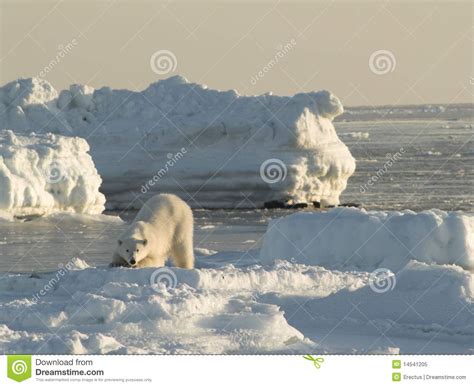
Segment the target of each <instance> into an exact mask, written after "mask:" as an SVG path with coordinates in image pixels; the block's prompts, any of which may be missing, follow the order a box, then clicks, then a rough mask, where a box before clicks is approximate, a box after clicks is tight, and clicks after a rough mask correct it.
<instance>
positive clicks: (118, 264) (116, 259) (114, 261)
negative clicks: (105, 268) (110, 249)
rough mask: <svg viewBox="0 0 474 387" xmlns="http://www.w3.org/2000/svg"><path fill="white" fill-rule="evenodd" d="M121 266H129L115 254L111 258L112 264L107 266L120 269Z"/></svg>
mask: <svg viewBox="0 0 474 387" xmlns="http://www.w3.org/2000/svg"><path fill="white" fill-rule="evenodd" d="M121 266H130V265H129V264H128V262H127V261H126V260H125V259H123V258H122V257H121V256H120V255H118V254H117V253H114V255H113V256H112V262H111V263H110V264H109V267H121Z"/></svg>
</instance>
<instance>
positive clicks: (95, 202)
mask: <svg viewBox="0 0 474 387" xmlns="http://www.w3.org/2000/svg"><path fill="white" fill-rule="evenodd" d="M88 150H89V146H88V145H87V142H86V141H85V140H84V139H82V138H78V137H65V136H60V135H54V134H34V133H32V134H29V135H16V134H15V133H14V132H12V131H10V130H0V213H6V214H9V215H10V216H28V215H45V214H50V213H54V212H63V211H65V212H77V213H84V214H100V213H101V212H102V211H103V210H104V204H105V197H104V195H103V194H101V193H100V192H99V187H100V184H101V178H100V176H99V175H98V174H97V170H96V169H95V167H94V163H93V161H92V158H91V157H90V155H89V154H88V153H87V152H88Z"/></svg>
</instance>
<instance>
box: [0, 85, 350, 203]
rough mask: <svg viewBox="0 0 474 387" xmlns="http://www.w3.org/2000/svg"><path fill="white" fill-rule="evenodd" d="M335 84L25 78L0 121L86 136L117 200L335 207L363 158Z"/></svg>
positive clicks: (1, 96)
mask: <svg viewBox="0 0 474 387" xmlns="http://www.w3.org/2000/svg"><path fill="white" fill-rule="evenodd" d="M342 111H343V108H342V105H341V103H340V101H339V100H338V99H337V97H335V96H334V95H332V94H331V93H330V92H328V91H319V92H313V93H302V94H297V95H295V96H292V97H279V96H273V95H271V94H265V95H261V96H239V95H238V94H237V93H236V92H235V91H226V92H223V91H217V90H211V89H208V88H207V87H206V86H203V85H198V84H194V83H189V82H188V81H187V80H185V79H184V78H182V77H179V76H177V77H172V78H169V79H167V80H163V81H159V82H157V83H154V84H151V85H150V86H149V87H148V88H146V89H145V90H143V91H140V92H135V91H130V90H112V89H110V88H108V87H104V88H101V89H98V90H94V89H93V88H91V87H88V86H82V85H73V86H71V87H70V88H69V89H68V90H63V91H61V92H60V93H58V92H56V91H55V90H54V88H53V87H52V86H51V85H50V84H49V83H47V82H46V81H43V80H39V79H22V80H18V81H15V82H11V83H9V84H7V85H5V86H4V87H3V88H1V89H0V128H11V129H13V130H15V131H20V132H21V131H23V132H25V131H26V132H28V131H36V132H38V131H42V130H47V131H53V132H55V133H60V134H64V135H75V136H79V137H83V138H85V139H86V140H87V142H88V143H89V144H90V147H91V155H92V157H93V159H94V162H95V165H96V166H97V169H98V171H99V173H100V175H101V176H102V178H103V180H104V184H103V187H102V189H103V192H104V193H105V194H106V195H107V199H108V203H109V204H110V205H112V206H117V207H126V206H132V207H134V206H139V203H138V202H133V200H134V199H136V196H137V195H144V196H148V195H151V194H153V193H154V192H157V191H160V192H172V193H176V194H179V195H181V196H183V197H184V198H186V199H188V201H189V202H190V204H191V205H192V206H194V207H237V206H240V207H254V206H257V207H262V206H263V205H264V203H265V202H269V201H272V200H279V201H288V202H312V201H317V202H321V203H323V205H336V204H338V203H339V195H340V194H341V192H342V191H343V190H344V189H345V187H346V184H347V180H348V178H349V177H350V176H351V175H352V173H353V172H354V170H355V161H354V158H353V157H352V155H351V154H350V152H349V150H348V148H347V147H346V146H345V145H344V143H342V142H341V141H340V139H339V138H338V136H337V134H336V131H335V129H334V126H333V124H332V120H333V118H334V117H336V116H337V115H339V114H341V113H342Z"/></svg>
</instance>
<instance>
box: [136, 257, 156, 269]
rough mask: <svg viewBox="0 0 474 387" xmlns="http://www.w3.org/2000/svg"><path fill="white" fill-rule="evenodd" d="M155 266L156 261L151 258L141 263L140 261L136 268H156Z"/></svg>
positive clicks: (144, 259)
mask: <svg viewBox="0 0 474 387" xmlns="http://www.w3.org/2000/svg"><path fill="white" fill-rule="evenodd" d="M155 266H156V264H155V261H154V260H153V258H151V257H146V258H143V259H142V260H141V261H138V263H137V264H136V265H135V267H137V268H141V267H155Z"/></svg>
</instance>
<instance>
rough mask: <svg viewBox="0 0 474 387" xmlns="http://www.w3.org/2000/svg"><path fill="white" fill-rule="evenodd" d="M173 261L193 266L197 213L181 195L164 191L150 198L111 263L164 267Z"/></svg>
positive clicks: (127, 232)
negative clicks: (194, 227)
mask: <svg viewBox="0 0 474 387" xmlns="http://www.w3.org/2000/svg"><path fill="white" fill-rule="evenodd" d="M170 255H171V257H172V260H173V264H174V265H175V266H178V267H182V268H186V269H192V268H193V267H194V254H193V212H192V210H191V208H190V207H189V206H188V205H187V204H186V203H185V202H184V201H183V200H181V199H180V198H179V197H177V196H175V195H171V194H161V195H156V196H153V197H152V198H151V199H149V200H148V201H147V202H146V203H145V204H144V205H143V207H142V208H141V210H140V211H139V212H138V214H137V216H136V217H135V219H134V221H133V223H132V224H131V225H130V227H129V228H128V229H127V230H126V231H125V232H124V233H123V234H122V235H121V236H120V238H119V240H118V245H117V248H116V249H115V252H114V255H113V258H112V263H111V266H129V267H161V266H164V265H165V262H166V260H167V259H168V257H169V256H170Z"/></svg>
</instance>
